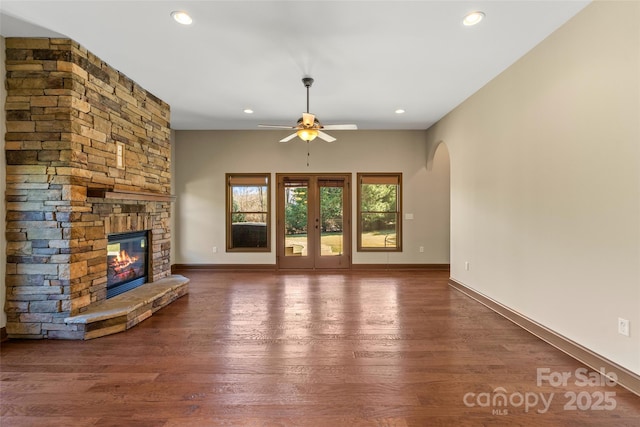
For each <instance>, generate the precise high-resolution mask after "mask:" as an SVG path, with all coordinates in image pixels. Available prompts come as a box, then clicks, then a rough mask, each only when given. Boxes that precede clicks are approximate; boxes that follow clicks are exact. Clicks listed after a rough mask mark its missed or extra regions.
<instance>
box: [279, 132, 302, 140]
mask: <svg viewBox="0 0 640 427" xmlns="http://www.w3.org/2000/svg"><path fill="white" fill-rule="evenodd" d="M296 136H298V133H297V132H294V133H292V134H291V135H289V136H287V137H286V138H282V139H281V140H280V142H289V141H291V140H292V139H293V138H295V137H296Z"/></svg>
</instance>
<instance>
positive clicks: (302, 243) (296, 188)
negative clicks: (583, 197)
mask: <svg viewBox="0 0 640 427" xmlns="http://www.w3.org/2000/svg"><path fill="white" fill-rule="evenodd" d="M308 198H309V182H308V181H299V182H285V183H284V256H286V257H289V256H307V255H308V251H307V248H308V246H309V239H308V235H307V232H308V228H309V226H308V224H309V209H308V206H309V203H308Z"/></svg>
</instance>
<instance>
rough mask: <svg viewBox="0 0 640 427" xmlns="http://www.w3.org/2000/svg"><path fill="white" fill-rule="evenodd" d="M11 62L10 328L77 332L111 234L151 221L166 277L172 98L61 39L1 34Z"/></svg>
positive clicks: (23, 334)
mask: <svg viewBox="0 0 640 427" xmlns="http://www.w3.org/2000/svg"><path fill="white" fill-rule="evenodd" d="M6 69H7V101H6V105H5V109H6V118H7V126H6V127H7V134H6V137H5V140H6V148H5V151H6V162H7V192H6V198H7V201H6V219H7V227H6V229H7V233H6V236H7V275H6V281H5V282H6V292H7V298H6V306H5V311H6V313H7V334H8V335H9V337H17V338H69V339H82V338H85V330H84V329H85V328H84V327H80V326H79V325H80V324H79V323H78V322H74V321H69V319H70V318H74V317H75V316H79V315H82V314H83V313H87V312H91V310H95V307H97V306H99V305H100V304H102V303H104V301H105V300H106V283H107V279H106V269H107V266H106V258H107V252H106V248H107V235H108V234H109V233H121V232H128V231H148V232H149V240H150V242H149V250H150V256H149V270H148V273H149V281H151V282H158V281H160V280H162V279H165V278H167V277H169V276H170V260H169V252H170V237H171V235H170V211H171V209H170V207H171V202H172V200H173V198H172V196H171V195H170V187H171V181H170V180H171V173H170V161H171V145H170V129H169V106H168V105H167V104H166V103H164V102H163V101H161V100H160V99H158V98H156V97H155V96H153V95H152V94H151V93H149V92H147V91H146V90H144V89H143V88H141V87H140V86H139V85H137V84H136V83H135V82H133V81H132V80H130V79H129V78H128V77H126V76H125V75H123V74H121V73H120V72H118V71H117V70H114V69H113V68H111V67H110V66H109V65H108V64H106V63H104V62H103V61H101V60H100V59H99V58H98V57H96V56H95V55H93V54H91V53H90V52H88V51H87V50H86V49H84V48H83V47H82V46H80V45H79V44H77V43H76V42H74V41H72V40H68V39H46V38H39V39H32V38H29V39H26V38H7V39H6ZM119 153H122V155H120V154H119ZM186 282H188V281H186ZM185 285H186V283H185ZM143 286H144V285H143ZM184 293H186V286H185V287H184V288H183V289H182V290H181V291H180V292H178V294H180V295H183V294H184ZM176 295H177V294H176ZM180 295H178V296H180ZM176 298H177V296H176ZM174 299H175V298H174ZM160 300H163V299H162V298H161V299H160ZM165 300H166V298H165ZM169 302H170V301H169ZM166 303H168V302H166ZM157 308H159V307H157Z"/></svg>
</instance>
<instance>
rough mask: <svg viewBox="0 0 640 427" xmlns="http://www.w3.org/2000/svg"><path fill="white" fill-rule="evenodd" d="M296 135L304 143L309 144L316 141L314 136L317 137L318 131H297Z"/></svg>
mask: <svg viewBox="0 0 640 427" xmlns="http://www.w3.org/2000/svg"><path fill="white" fill-rule="evenodd" d="M296 134H297V135H298V138H300V139H301V140H303V141H306V142H311V141H313V140H314V139H316V136H318V130H317V129H299V130H298V131H297V132H296Z"/></svg>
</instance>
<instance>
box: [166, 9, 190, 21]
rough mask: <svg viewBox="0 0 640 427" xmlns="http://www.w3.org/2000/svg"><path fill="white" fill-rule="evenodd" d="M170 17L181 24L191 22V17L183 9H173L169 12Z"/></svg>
mask: <svg viewBox="0 0 640 427" xmlns="http://www.w3.org/2000/svg"><path fill="white" fill-rule="evenodd" d="M171 17H172V18H173V19H174V20H175V21H176V22H177V23H179V24H182V25H191V24H192V23H193V19H191V17H190V16H189V14H188V13H187V12H185V11H184V10H174V11H173V12H171Z"/></svg>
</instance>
